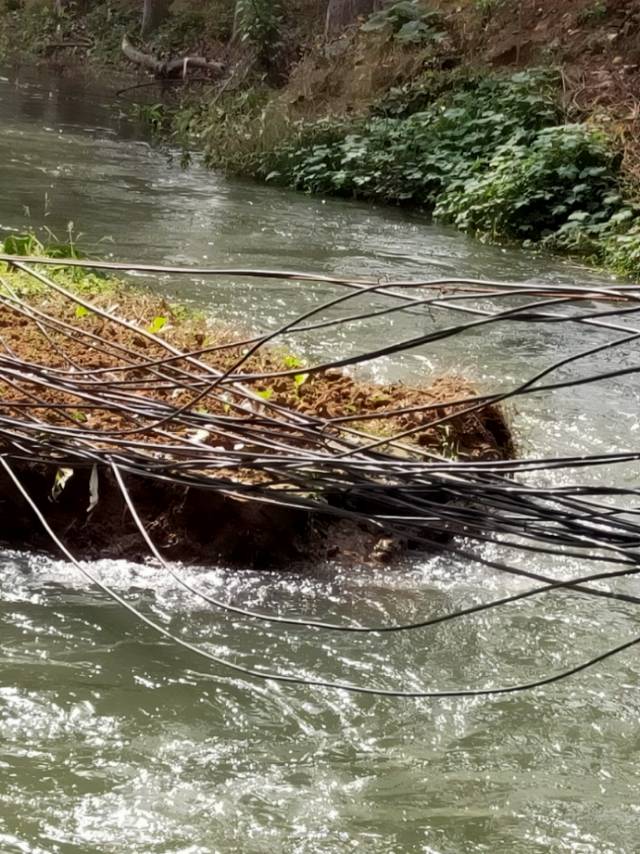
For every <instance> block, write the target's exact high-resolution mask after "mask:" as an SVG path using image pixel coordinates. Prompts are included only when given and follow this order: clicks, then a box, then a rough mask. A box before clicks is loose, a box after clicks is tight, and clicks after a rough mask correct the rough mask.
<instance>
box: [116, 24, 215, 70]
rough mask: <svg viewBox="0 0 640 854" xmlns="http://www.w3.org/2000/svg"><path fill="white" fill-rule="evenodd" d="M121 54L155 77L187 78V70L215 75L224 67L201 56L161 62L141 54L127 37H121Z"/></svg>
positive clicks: (146, 54) (148, 54) (148, 55)
mask: <svg viewBox="0 0 640 854" xmlns="http://www.w3.org/2000/svg"><path fill="white" fill-rule="evenodd" d="M122 52H123V53H124V55H125V56H126V57H127V59H128V60H129V61H130V62H134V63H135V64H136V65H141V66H142V67H143V68H148V69H149V71H151V72H153V74H155V75H156V77H172V76H174V75H175V74H177V73H178V72H181V73H182V76H183V77H186V76H187V72H188V69H189V68H204V69H206V70H207V71H214V72H216V73H217V74H219V73H220V72H222V71H223V70H224V65H223V63H221V62H216V61H215V60H210V59H205V58H204V57H203V56H184V57H182V58H180V59H169V60H166V61H165V60H162V59H158V58H157V57H155V56H153V55H152V54H150V53H143V51H141V50H138V49H137V48H136V47H134V46H133V45H132V44H131V41H130V40H129V37H128V36H127V35H126V34H125V35H124V36H123V37H122Z"/></svg>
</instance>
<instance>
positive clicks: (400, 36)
mask: <svg viewBox="0 0 640 854" xmlns="http://www.w3.org/2000/svg"><path fill="white" fill-rule="evenodd" d="M360 29H361V30H362V32H380V31H382V30H390V31H391V33H392V34H393V38H394V39H395V40H396V41H399V42H401V43H404V44H411V43H413V44H421V43H424V42H430V41H440V40H441V39H443V38H444V37H445V35H446V33H445V29H444V25H443V20H442V16H441V15H440V14H439V13H438V12H435V11H432V10H425V9H424V6H423V5H422V4H421V3H419V2H418V0H400V2H399V3H393V4H392V5H391V6H385V7H383V8H382V9H380V11H378V12H375V13H374V14H373V15H371V16H370V17H369V18H368V20H367V21H365V23H364V24H362V26H361V27H360Z"/></svg>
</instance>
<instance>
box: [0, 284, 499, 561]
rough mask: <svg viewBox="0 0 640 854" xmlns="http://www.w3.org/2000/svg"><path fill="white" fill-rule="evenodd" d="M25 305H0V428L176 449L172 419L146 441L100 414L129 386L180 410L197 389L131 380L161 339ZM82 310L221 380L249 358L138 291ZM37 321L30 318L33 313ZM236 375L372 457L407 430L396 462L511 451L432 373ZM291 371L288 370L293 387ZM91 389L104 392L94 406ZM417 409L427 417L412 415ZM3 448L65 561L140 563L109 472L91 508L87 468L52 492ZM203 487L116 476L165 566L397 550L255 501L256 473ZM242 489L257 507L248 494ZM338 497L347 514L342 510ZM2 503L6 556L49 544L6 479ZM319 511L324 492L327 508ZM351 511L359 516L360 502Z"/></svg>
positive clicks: (213, 442) (214, 403)
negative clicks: (5, 422)
mask: <svg viewBox="0 0 640 854" xmlns="http://www.w3.org/2000/svg"><path fill="white" fill-rule="evenodd" d="M27 304H28V307H29V310H28V311H27V312H25V311H24V307H20V308H19V307H12V306H11V304H10V303H5V305H3V307H2V314H1V316H0V336H1V338H2V342H3V345H4V350H5V353H6V354H7V356H6V357H5V358H6V359H8V362H9V368H11V366H15V365H16V363H20V364H21V365H22V366H26V369H27V370H26V372H25V371H23V372H22V373H20V375H19V376H17V375H16V374H15V373H12V370H8V369H7V370H4V371H3V370H2V360H1V359H0V406H1V409H2V414H3V416H4V417H5V418H10V419H15V421H14V422H13V423H14V424H15V423H20V422H24V421H25V420H26V421H31V422H33V419H36V420H37V421H40V422H41V423H43V424H46V425H56V426H59V427H65V426H66V427H69V426H72V427H73V429H74V430H80V431H81V432H83V433H84V434H86V435H87V436H90V438H91V440H92V441H93V442H94V443H96V446H98V447H105V448H111V447H112V446H113V447H114V448H115V449H116V450H117V449H118V448H119V446H118V445H117V437H118V436H119V435H120V434H122V433H123V431H132V430H138V431H141V437H142V438H143V439H144V443H145V445H146V446H148V447H153V445H154V443H159V444H161V443H164V445H165V446H166V443H167V442H168V441H169V442H170V441H171V439H172V437H173V440H174V444H176V445H177V444H178V442H179V441H182V440H183V439H184V438H185V434H186V433H188V429H187V428H186V427H185V426H184V425H183V424H181V423H179V421H176V422H169V423H167V424H165V425H163V428H162V431H154V430H151V429H149V430H148V432H145V423H146V422H145V418H144V417H142V416H141V415H140V414H139V412H138V414H135V413H132V412H128V411H127V410H126V409H122V408H120V407H117V406H115V405H111V404H110V402H109V401H110V400H112V397H110V395H112V394H115V391H116V390H120V391H121V390H122V388H123V385H122V382H123V377H124V376H126V378H127V379H126V384H125V386H124V388H125V389H126V392H127V394H135V395H136V396H137V398H138V400H147V401H148V402H149V405H152V404H153V405H155V404H162V403H165V404H166V403H170V404H171V405H172V406H174V407H181V406H187V405H189V403H190V401H191V400H192V399H193V395H194V388H190V387H188V383H187V384H185V386H182V387H180V386H176V384H169V383H165V382H163V381H161V380H160V379H158V377H157V376H154V375H153V374H152V373H150V370H151V369H149V368H142V367H139V368H133V369H132V366H131V361H132V359H138V360H139V359H143V361H144V363H145V364H151V365H153V364H157V363H159V362H160V361H161V360H163V359H165V360H166V359H167V351H166V349H164V348H163V347H162V345H161V344H160V343H154V342H153V341H151V340H150V339H149V338H148V337H146V336H145V335H143V334H141V332H139V331H136V329H131V328H125V327H124V326H122V325H119V324H116V323H114V322H112V321H110V320H109V319H108V318H105V317H103V316H100V315H99V314H98V313H96V312H92V311H89V310H87V309H85V308H82V307H81V306H78V305H77V304H75V303H74V302H73V301H71V300H69V299H68V298H64V297H61V296H59V295H43V294H38V295H37V296H31V297H29V299H28V303H27ZM92 304H93V305H94V306H95V307H96V308H98V309H104V310H107V309H108V310H109V311H110V312H116V313H117V316H118V317H119V318H124V319H127V320H129V321H131V322H132V323H135V324H136V327H137V328H138V329H140V330H152V329H153V330H154V334H156V335H157V336H158V337H162V340H163V341H166V342H167V343H169V344H171V345H173V346H175V347H177V348H179V349H180V351H181V354H182V353H193V352H197V353H198V359H200V360H202V361H203V362H204V363H206V364H207V365H211V366H213V367H215V368H216V369H217V370H219V371H226V370H229V369H230V368H232V367H233V366H234V365H235V364H236V363H237V362H238V360H239V359H242V358H246V355H247V348H248V346H249V344H248V341H247V340H244V341H240V342H238V337H239V336H238V333H237V331H234V332H232V330H230V329H229V328H227V327H224V326H220V325H218V326H215V325H212V324H211V322H209V321H207V320H206V319H205V318H204V317H197V316H193V315H189V314H186V313H185V312H184V310H183V309H181V308H176V307H173V306H171V305H168V304H167V303H166V302H163V301H159V300H158V299H157V298H155V297H152V296H150V295H144V294H139V293H136V292H132V291H128V290H126V289H122V290H117V291H109V292H107V293H104V294H102V295H97V296H93V297H92ZM34 311H35V312H41V313H42V314H37V313H36V314H32V313H30V312H34ZM45 316H46V317H48V318H55V319H56V321H57V323H58V325H52V324H50V323H49V322H48V321H47V323H46V324H45V323H44V322H43V317H45ZM240 337H241V338H244V336H240ZM247 338H250V336H247ZM141 364H142V363H141ZM170 364H171V365H172V369H175V370H176V371H178V370H180V369H181V368H184V367H185V366H187V361H186V357H185V356H183V355H180V356H179V357H177V358H176V359H175V360H174V361H172V362H171V363H170ZM241 370H242V375H243V377H246V379H243V386H246V387H248V388H249V389H251V390H252V391H255V392H256V393H257V394H258V395H260V398H261V399H263V400H264V401H265V403H267V402H268V404H270V405H271V404H274V405H276V406H277V407H283V408H286V410H287V411H294V412H298V413H301V414H306V415H311V416H313V417H318V418H323V419H332V421H330V424H333V423H334V422H335V425H336V426H335V428H332V429H335V430H343V429H351V430H353V431H360V434H362V435H364V436H366V437H368V438H366V439H364V440H362V441H365V442H371V441H378V442H380V443H381V445H380V450H381V451H384V450H385V447H387V446H388V445H389V443H391V442H392V441H393V437H394V436H395V434H397V433H401V432H403V433H404V432H406V431H411V432H410V435H409V436H407V437H406V438H405V439H404V440H403V443H404V444H405V448H406V450H405V451H404V452H403V453H404V454H405V456H406V457H408V458H410V457H411V456H412V453H415V454H416V455H418V456H419V455H424V454H427V455H430V454H434V455H445V456H447V457H456V458H460V459H484V460H491V459H497V458H504V457H508V456H511V455H512V453H513V445H512V440H511V435H510V431H509V428H508V426H507V424H506V422H505V419H504V417H503V414H502V412H501V410H500V409H499V408H498V407H497V406H493V405H487V406H485V407H484V408H482V409H478V410H476V411H474V412H466V413H462V412H461V410H462V409H463V405H462V404H459V403H453V402H452V401H456V400H459V399H461V398H467V397H470V396H473V394H474V389H473V388H472V387H471V386H470V384H469V383H468V382H467V381H465V380H464V379H461V378H457V377H454V376H449V377H440V378H437V379H435V380H434V381H433V382H432V383H431V385H429V386H426V387H424V388H417V387H408V386H405V385H403V384H399V383H396V384H390V385H384V386H381V385H375V384H373V383H370V382H366V381H363V380H359V379H358V378H356V377H353V376H350V375H348V374H345V373H343V372H342V371H339V370H335V369H330V370H326V371H321V372H318V373H313V372H309V373H307V372H306V371H305V365H304V363H303V361H302V360H301V359H300V358H299V357H297V356H295V355H293V354H291V353H287V352H284V351H283V350H280V349H278V348H275V347H273V348H264V349H260V350H259V351H258V352H257V353H256V354H255V355H253V356H251V357H250V358H248V359H247V360H246V361H245V362H244V363H243V364H242V367H241ZM283 370H289V372H290V373H289V375H287V376H274V377H272V378H264V377H263V376H262V375H264V374H269V373H278V372H282V371H283ZM292 370H293V371H295V372H296V373H294V374H293V375H291V371H292ZM45 375H46V376H47V377H55V378H60V377H62V378H65V377H66V378H67V379H69V380H73V381H74V382H76V381H77V379H78V377H83V378H88V380H90V384H89V385H88V386H86V387H87V388H90V389H94V392H95V393H93V392H92V393H90V394H88V395H84V396H80V395H79V394H78V392H77V390H76V388H75V387H74V389H73V390H70V391H67V390H65V386H64V384H60V383H58V384H57V385H56V387H55V388H52V387H50V386H49V385H48V384H47V383H46V382H44V383H43V381H42V377H44V376H45ZM256 377H258V378H256ZM83 381H84V380H83ZM96 382H97V383H98V384H97V385H96ZM91 383H92V384H93V385H91ZM83 387H84V386H83ZM198 388H199V387H198ZM96 389H101V391H100V394H98V393H97V391H95V390H96ZM83 394H84V393H83ZM227 401H228V402H227ZM232 405H234V402H233V397H232V396H230V397H228V398H227V397H225V396H224V395H223V396H221V395H220V394H218V393H217V392H216V393H215V394H211V395H207V396H205V397H204V398H203V399H201V400H199V401H198V407H200V408H201V409H202V411H206V412H207V413H214V414H215V413H217V414H218V415H222V416H229V410H230V407H231V406H232ZM425 405H426V406H428V407H432V408H427V409H424V408H420V407H424V406H425ZM458 412H460V413H461V414H459V415H458V414H457V413H458ZM447 416H450V420H448V421H447V422H446V425H437V424H434V422H435V421H437V420H438V419H440V418H443V417H447ZM242 417H243V418H245V419H246V420H248V421H250V420H251V419H254V420H256V419H258V420H259V419H260V418H261V417H262V416H261V414H260V413H259V412H256V413H246V415H243V416H242ZM149 420H151V421H153V418H151V419H149ZM354 435H355V433H354ZM167 437H168V438H167ZM199 441H200V442H204V443H207V444H209V445H210V446H211V447H212V450H214V451H215V450H216V448H220V449H221V450H224V448H225V446H226V447H228V446H229V441H230V440H229V438H228V437H227V436H226V435H224V434H216V433H212V434H209V435H205V437H204V438H201V439H200V440H199ZM231 441H233V440H231ZM114 442H116V444H115V445H114V444H113V443H114ZM1 445H2V438H0V447H1ZM7 447H8V446H7ZM301 447H303V446H301ZM412 448H413V449H414V451H413V452H412V451H411V449H412ZM8 449H9V455H10V457H11V458H12V465H13V466H14V468H15V470H16V472H17V473H18V474H19V476H20V478H21V480H22V481H23V483H24V485H25V487H26V488H27V489H28V491H29V493H30V495H31V496H32V497H33V498H34V500H35V502H36V504H37V505H38V507H40V508H41V509H42V511H43V512H44V514H45V516H46V517H47V519H48V521H49V522H50V524H51V525H52V527H53V529H54V530H55V532H56V533H57V534H58V535H59V536H60V537H61V538H62V540H63V541H64V542H65V544H66V545H67V546H68V547H69V548H70V549H71V551H72V552H74V553H75V554H77V555H78V556H79V557H84V558H98V557H127V558H135V559H139V558H142V557H144V556H147V555H148V549H147V547H146V546H145V544H144V541H143V538H142V537H141V535H140V533H139V531H138V529H137V527H136V525H135V522H134V520H133V519H132V518H131V516H130V514H129V512H128V511H127V508H126V503H125V501H124V499H123V496H122V495H121V493H120V491H119V489H118V486H117V483H116V481H115V478H114V477H113V474H112V473H111V472H110V470H109V468H108V467H106V466H102V467H101V468H100V471H99V481H100V489H99V495H100V497H99V501H98V503H97V504H96V506H95V507H94V508H93V509H91V511H90V512H89V511H88V504H89V495H90V475H91V469H92V466H91V464H90V463H87V464H86V465H82V464H80V465H78V466H74V469H73V474H72V476H71V477H69V478H68V480H67V481H66V483H65V485H64V488H63V489H61V490H55V489H54V484H55V483H56V480H57V477H58V473H59V470H58V467H57V466H56V465H54V464H51V463H50V462H37V461H31V460H29V459H26V458H25V456H24V455H20V454H16V451H15V447H13V448H9V447H8ZM212 477H215V479H216V483H217V484H218V485H219V484H220V483H223V484H226V485H227V486H228V490H227V491H226V493H223V492H222V491H220V490H219V489H218V490H217V491H216V490H214V489H207V488H202V487H200V486H185V485H183V484H177V483H171V482H167V481H165V480H162V479H155V478H153V477H146V476H145V477H143V476H140V475H127V486H128V489H129V490H130V491H131V496H132V499H133V501H134V504H135V506H136V508H137V511H138V513H139V515H140V518H141V520H142V522H143V524H144V525H145V527H147V529H148V531H149V533H150V534H151V536H152V538H153V539H154V540H155V541H156V543H157V545H158V547H159V548H160V549H161V551H162V552H163V553H164V554H165V555H166V556H167V557H168V558H172V559H179V560H188V561H193V562H199V563H205V564H210V563H212V562H216V561H224V562H225V563H231V564H236V565H240V566H280V567H283V566H285V565H287V566H288V565H291V562H297V561H305V560H309V559H314V560H316V559H324V558H332V559H336V560H340V561H343V562H348V563H352V562H354V561H367V560H372V559H387V558H388V557H389V556H391V555H392V554H394V553H395V552H396V551H397V550H398V549H399V548H401V547H402V546H403V545H406V542H405V543H402V544H401V543H400V542H399V541H398V540H397V539H394V538H391V539H389V538H388V537H386V536H382V535H381V533H380V530H379V529H373V528H371V527H370V526H368V525H367V524H361V523H360V522H358V521H349V520H345V519H341V520H340V519H336V518H335V517H332V516H331V514H330V512H327V513H326V514H322V513H320V514H319V513H317V512H313V513H312V512H307V511H305V510H303V509H295V508H293V509H292V508H289V507H286V508H285V507H281V506H277V505H274V504H269V503H264V502H263V501H262V500H260V496H259V495H258V490H259V488H260V487H261V486H262V485H263V482H264V481H265V480H267V478H266V475H265V474H264V471H263V470H256V469H255V468H251V467H248V468H246V469H242V468H236V469H234V470H233V471H231V470H229V471H225V470H224V469H221V468H218V469H216V471H215V472H214V473H213V474H212ZM238 484H242V485H243V490H244V491H243V492H242V495H240V494H237V495H230V494H229V492H231V491H233V487H234V485H235V486H236V487H237V485H238ZM252 485H253V486H255V489H256V494H255V495H252V493H251V486H252ZM248 487H249V488H248ZM56 492H58V494H57V495H56ZM437 492H438V490H436V489H433V488H431V489H429V488H425V495H428V497H429V499H430V500H434V499H435V500H443V499H442V497H441V496H438V495H437ZM54 496H55V497H54ZM336 500H337V501H338V503H340V502H344V499H343V498H337V499H336ZM0 504H1V505H2V522H1V523H0V541H1V542H2V543H3V544H4V545H8V546H12V547H27V548H30V549H31V548H35V549H50V548H51V547H52V546H51V542H50V541H49V538H48V537H47V535H46V533H45V532H44V531H43V530H41V529H40V527H39V524H38V523H37V521H36V519H35V517H34V514H33V511H32V510H31V509H30V507H29V506H28V504H27V502H26V501H24V500H23V499H22V498H21V497H20V496H19V495H18V494H17V492H16V490H15V486H14V485H13V484H12V483H11V482H10V480H9V479H8V478H7V477H2V478H0ZM330 505H331V496H329V503H328V508H327V510H328V511H329V510H330ZM354 507H355V508H356V509H357V502H356V503H355V504H354ZM343 509H344V508H343ZM351 509H353V508H351ZM436 539H437V537H436Z"/></svg>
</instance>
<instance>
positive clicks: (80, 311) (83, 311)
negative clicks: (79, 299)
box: [75, 305, 93, 319]
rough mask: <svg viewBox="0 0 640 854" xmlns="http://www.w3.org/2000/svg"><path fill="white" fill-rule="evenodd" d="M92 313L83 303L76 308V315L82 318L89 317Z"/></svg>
mask: <svg viewBox="0 0 640 854" xmlns="http://www.w3.org/2000/svg"><path fill="white" fill-rule="evenodd" d="M90 314H93V312H92V311H90V310H89V309H88V308H85V307H84V306H83V305H77V306H76V310H75V316H76V317H77V318H78V319H80V318H82V317H88V316H89V315H90Z"/></svg>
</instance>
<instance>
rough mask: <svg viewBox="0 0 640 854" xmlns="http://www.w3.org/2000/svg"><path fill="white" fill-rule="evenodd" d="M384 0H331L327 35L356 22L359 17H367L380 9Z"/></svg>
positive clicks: (328, 7)
mask: <svg viewBox="0 0 640 854" xmlns="http://www.w3.org/2000/svg"><path fill="white" fill-rule="evenodd" d="M383 4H384V0H329V5H328V6H327V19H326V26H325V33H326V35H334V34H335V33H339V32H341V31H342V30H344V29H345V28H346V27H348V26H349V25H350V24H354V23H355V22H356V21H357V20H358V18H360V17H363V18H367V17H368V16H369V15H370V14H371V13H372V12H375V11H376V10H377V9H380V8H381V7H382V5H383Z"/></svg>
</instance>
